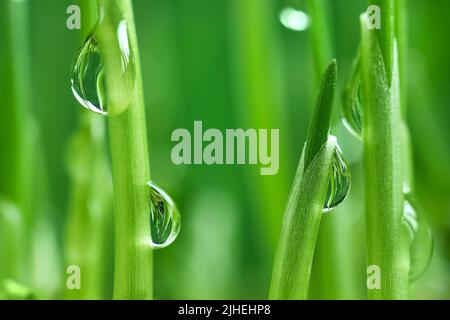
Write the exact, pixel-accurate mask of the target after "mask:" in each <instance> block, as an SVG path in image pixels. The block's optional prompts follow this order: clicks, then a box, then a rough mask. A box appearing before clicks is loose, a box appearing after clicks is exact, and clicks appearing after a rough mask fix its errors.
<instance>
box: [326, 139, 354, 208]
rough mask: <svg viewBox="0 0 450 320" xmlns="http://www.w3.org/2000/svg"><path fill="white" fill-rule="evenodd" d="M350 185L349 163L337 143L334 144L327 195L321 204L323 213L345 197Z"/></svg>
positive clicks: (334, 206)
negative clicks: (322, 204)
mask: <svg viewBox="0 0 450 320" xmlns="http://www.w3.org/2000/svg"><path fill="white" fill-rule="evenodd" d="M350 185H351V173H350V167H349V164H348V162H347V160H346V159H345V158H344V155H343V154H342V150H341V148H340V147H339V145H336V149H335V150H334V154H333V160H332V163H331V173H330V181H329V183H328V191H327V197H326V199H325V203H324V206H323V212H324V213H326V212H330V211H331V210H333V209H334V208H336V207H337V206H338V205H339V204H340V203H342V201H344V200H345V198H347V196H348V194H349V192H350Z"/></svg>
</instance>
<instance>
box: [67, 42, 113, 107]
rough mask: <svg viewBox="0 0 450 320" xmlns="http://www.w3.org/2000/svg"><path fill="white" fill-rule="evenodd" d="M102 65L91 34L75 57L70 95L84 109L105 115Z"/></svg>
mask: <svg viewBox="0 0 450 320" xmlns="http://www.w3.org/2000/svg"><path fill="white" fill-rule="evenodd" d="M103 73H104V71H103V63H102V58H101V54H100V49H99V45H98V42H97V40H96V38H95V37H94V35H93V34H91V35H90V36H89V37H88V38H87V40H86V41H85V42H84V44H83V46H82V47H81V48H80V50H79V51H78V53H77V56H76V57H75V62H74V64H73V67H72V78H71V82H72V93H73V95H74V96H75V98H76V99H77V100H78V102H79V103H80V104H81V105H82V106H83V107H85V108H87V109H89V110H91V111H93V112H95V113H99V114H102V115H106V114H107V111H106V104H105V103H106V101H105V100H106V99H105V84H104V76H103Z"/></svg>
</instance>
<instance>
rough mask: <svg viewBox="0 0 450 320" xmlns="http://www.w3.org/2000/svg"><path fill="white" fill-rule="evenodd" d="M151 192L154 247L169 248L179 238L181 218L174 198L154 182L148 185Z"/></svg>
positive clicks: (151, 228) (151, 227)
mask: <svg viewBox="0 0 450 320" xmlns="http://www.w3.org/2000/svg"><path fill="white" fill-rule="evenodd" d="M147 185H148V187H149V189H150V190H149V192H150V232H151V240H152V247H153V248H155V249H161V248H165V247H167V246H169V245H170V244H171V243H172V242H174V241H175V239H176V238H177V236H178V233H179V232H180V228H181V216H180V213H179V211H178V209H177V207H176V205H175V203H174V202H173V200H172V198H171V197H170V196H169V195H168V194H167V193H166V192H165V191H164V190H162V189H161V188H160V187H159V186H157V185H156V184H154V183H153V182H149V183H148V184H147Z"/></svg>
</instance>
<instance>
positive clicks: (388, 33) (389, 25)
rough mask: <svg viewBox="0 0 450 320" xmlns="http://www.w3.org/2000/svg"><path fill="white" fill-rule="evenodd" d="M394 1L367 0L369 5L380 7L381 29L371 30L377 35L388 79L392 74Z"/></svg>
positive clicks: (394, 25) (394, 27)
mask: <svg viewBox="0 0 450 320" xmlns="http://www.w3.org/2000/svg"><path fill="white" fill-rule="evenodd" d="M395 3H396V0H369V5H376V6H378V7H379V8H380V9H381V29H374V30H372V31H373V32H374V33H375V34H376V36H377V39H378V43H379V45H380V48H381V54H382V55H383V60H384V63H385V68H386V74H387V78H388V79H390V78H391V76H392V53H393V46H394V38H395V29H396V26H397V25H396V23H395V21H396V17H395V16H396V14H395V12H396V11H395Z"/></svg>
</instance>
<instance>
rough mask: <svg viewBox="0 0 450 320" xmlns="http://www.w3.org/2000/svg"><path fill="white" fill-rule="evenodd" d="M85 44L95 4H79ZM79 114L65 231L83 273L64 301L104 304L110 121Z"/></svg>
mask: <svg viewBox="0 0 450 320" xmlns="http://www.w3.org/2000/svg"><path fill="white" fill-rule="evenodd" d="M80 5H81V6H80V7H81V12H82V13H83V19H82V32H81V34H82V38H81V39H80V40H82V41H84V40H86V37H87V36H88V35H89V33H90V32H91V30H92V27H93V26H94V24H95V23H96V22H97V15H96V14H97V8H96V2H95V1H91V0H82V1H81V2H80ZM79 109H80V125H79V128H78V129H77V131H76V132H75V134H74V135H73V137H72V138H71V141H70V146H69V147H70V149H69V154H68V159H67V160H68V161H67V162H68V169H69V174H70V175H71V179H72V191H71V195H70V197H71V198H70V207H69V217H68V221H67V226H66V238H65V261H66V265H65V267H66V268H67V267H68V266H70V265H77V266H79V267H80V270H81V273H82V277H81V281H82V283H81V288H80V289H79V290H73V289H72V290H71V289H69V288H66V290H65V298H66V299H71V300H75V299H76V300H82V299H89V300H96V299H103V298H105V297H106V296H105V287H106V286H105V280H106V279H107V275H108V269H109V268H108V266H109V261H108V259H107V254H106V252H108V250H106V248H107V245H111V244H112V242H111V239H109V232H108V231H109V227H110V223H111V220H112V217H111V215H110V213H111V209H112V207H111V205H110V202H111V193H112V190H111V188H110V180H111V177H110V173H109V165H108V161H107V158H106V157H107V156H106V144H105V139H106V132H105V131H106V130H105V119H103V118H101V117H98V115H96V114H93V113H90V112H88V111H87V110H85V109H84V108H79Z"/></svg>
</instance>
